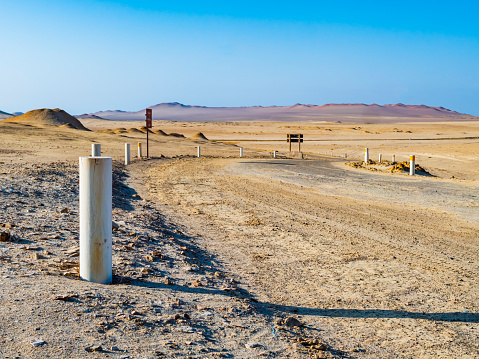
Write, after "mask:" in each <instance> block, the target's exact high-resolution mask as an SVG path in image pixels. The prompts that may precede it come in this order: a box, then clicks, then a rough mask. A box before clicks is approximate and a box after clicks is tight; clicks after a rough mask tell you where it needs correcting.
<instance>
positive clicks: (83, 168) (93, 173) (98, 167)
mask: <svg viewBox="0 0 479 359" xmlns="http://www.w3.org/2000/svg"><path fill="white" fill-rule="evenodd" d="M79 172H80V277H81V278H82V279H83V280H86V281H89V282H94V283H101V284H108V283H111V280H112V227H111V223H112V159H111V157H80V171H79Z"/></svg>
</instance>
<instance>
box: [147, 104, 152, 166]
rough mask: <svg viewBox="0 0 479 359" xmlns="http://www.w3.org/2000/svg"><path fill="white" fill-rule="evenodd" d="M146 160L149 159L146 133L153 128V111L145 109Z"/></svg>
mask: <svg viewBox="0 0 479 359" xmlns="http://www.w3.org/2000/svg"><path fill="white" fill-rule="evenodd" d="M145 116H146V158H148V157H149V151H148V150H149V144H148V132H150V130H149V129H150V128H152V127H153V110H152V109H151V108H147V109H146V114H145Z"/></svg>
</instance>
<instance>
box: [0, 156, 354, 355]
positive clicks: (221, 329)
mask: <svg viewBox="0 0 479 359" xmlns="http://www.w3.org/2000/svg"><path fill="white" fill-rule="evenodd" d="M165 161H168V160H167V159H165ZM114 168H115V169H114V194H113V195H114V198H113V207H114V209H113V219H114V222H115V223H114V225H113V272H114V282H113V284H111V285H99V284H93V283H87V282H84V281H81V280H80V279H79V277H78V255H79V243H78V236H79V233H78V230H79V228H78V166H77V162H76V161H75V162H53V163H50V164H23V165H19V164H16V165H13V164H5V163H3V164H0V198H1V203H0V209H1V215H0V226H1V228H0V232H1V233H2V237H1V242H0V289H1V290H0V358H2V359H3V358H85V357H92V358H103V357H111V358H158V357H168V358H174V357H189V358H216V357H224V358H230V357H238V358H251V357H282V358H283V357H285V358H287V357H294V358H296V357H298V358H299V357H342V358H347V357H354V352H358V353H359V352H360V351H361V348H355V349H354V350H353V351H349V352H346V351H342V350H340V349H338V348H335V347H334V346H331V345H329V344H328V343H327V342H325V341H324V340H322V339H321V337H320V335H319V334H318V330H319V328H315V327H308V326H305V325H304V323H303V322H302V319H301V317H300V316H298V315H294V314H293V315H291V314H289V315H286V314H283V313H278V312H276V311H273V310H271V309H270V308H268V306H266V305H264V304H262V303H258V301H257V300H256V299H255V298H254V296H253V295H251V294H250V293H249V292H247V291H245V290H243V289H242V285H241V283H239V282H238V280H237V279H238V277H237V276H235V275H234V274H233V273H230V272H228V271H227V270H225V268H224V266H223V265H222V263H221V260H220V259H218V258H217V257H215V256H214V255H213V254H212V253H210V252H208V251H207V250H205V248H204V247H203V246H201V245H199V244H198V242H201V240H202V238H201V237H200V235H199V234H197V233H188V228H187V227H186V226H184V225H181V224H179V223H174V222H172V221H170V220H169V219H168V218H167V217H165V216H164V215H162V214H161V213H160V212H159V210H158V209H157V208H156V207H155V204H154V203H152V202H150V201H148V200H144V199H142V198H141V197H140V196H139V195H138V194H137V192H136V191H135V189H134V188H132V187H129V186H128V184H127V176H128V174H127V172H126V171H125V168H124V166H123V165H121V164H119V163H115V165H114Z"/></svg>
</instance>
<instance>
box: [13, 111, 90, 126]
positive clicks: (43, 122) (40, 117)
mask: <svg viewBox="0 0 479 359" xmlns="http://www.w3.org/2000/svg"><path fill="white" fill-rule="evenodd" d="M4 121H5V122H17V123H21V124H28V125H35V126H56V127H59V126H62V127H63V126H65V125H67V126H66V127H68V128H74V129H77V130H84V131H89V130H88V129H87V128H86V127H85V126H83V125H82V123H81V122H80V121H78V120H77V119H76V118H75V117H73V116H71V115H70V114H68V113H67V112H65V111H63V110H60V109H59V108H55V109H48V108H43V109H39V110H32V111H29V112H27V113H25V114H23V115H20V116H16V117H10V118H8V119H6V120H4Z"/></svg>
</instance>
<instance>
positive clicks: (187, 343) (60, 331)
mask: <svg viewBox="0 0 479 359" xmlns="http://www.w3.org/2000/svg"><path fill="white" fill-rule="evenodd" d="M81 123H82V125H83V126H85V127H86V128H88V129H90V130H91V131H84V130H81V129H75V128H71V127H72V126H63V127H61V126H59V123H52V122H50V123H44V122H38V123H36V122H34V121H33V122H32V121H24V122H22V121H20V122H15V118H11V119H10V120H7V121H1V122H0V199H1V201H0V208H1V212H0V226H1V227H0V232H3V233H5V234H4V235H2V238H3V241H2V242H0V288H1V290H0V358H15V357H19V358H104V357H109V358H158V357H164V358H175V357H185V358H187V357H190V358H216V357H224V358H233V357H234V358H254V357H266V358H479V339H478V338H479V308H478V306H479V301H478V297H479V281H478V273H479V258H478V255H479V242H478V230H479V208H478V196H479V181H478V176H479V165H478V161H477V158H478V155H479V122H477V121H470V120H468V121H454V122H448V121H446V120H444V119H440V120H439V119H438V120H437V121H433V120H431V121H429V120H428V121H427V122H423V121H421V122H420V121H419V120H417V121H413V120H411V119H409V120H408V121H404V118H397V119H396V121H393V120H391V119H389V120H388V121H387V123H369V124H368V123H358V122H355V121H353V120H351V121H350V122H348V121H347V120H343V121H341V123H337V122H326V121H321V122H297V121H296V122H273V121H269V122H256V121H248V122H173V121H155V122H154V127H153V129H152V130H153V131H154V132H157V133H151V134H150V135H149V138H150V149H149V152H150V158H149V159H145V158H143V159H139V158H136V143H137V142H142V144H143V146H145V145H146V133H145V132H144V131H145V130H144V129H141V127H142V126H143V125H144V122H131V121H106V120H101V119H95V118H91V119H82V120H81ZM77 128H78V127H77ZM158 130H161V131H163V132H159V131H158ZM198 132H201V133H202V134H203V135H204V136H205V137H206V138H207V139H201V138H200V136H197V134H198ZM163 133H164V134H171V133H173V134H182V135H184V137H180V136H178V135H169V136H168V135H164V134H163ZM288 133H302V134H304V138H305V142H304V143H303V144H302V151H303V153H304V159H299V158H298V156H297V154H295V153H292V154H290V153H289V151H288V144H287V143H286V134H288ZM195 135H196V136H195ZM190 137H193V138H190ZM91 143H100V144H101V145H102V154H103V155H104V156H111V157H112V158H113V160H114V173H113V177H114V189H113V204H114V206H113V207H114V209H113V220H114V221H115V223H116V225H115V226H114V232H113V245H114V246H113V247H114V251H113V272H114V281H113V283H112V284H111V285H99V284H93V283H88V282H84V281H81V280H80V279H79V277H78V257H77V256H78V157H79V156H88V155H90V151H91ZM125 143H131V145H132V155H133V162H132V164H131V165H129V166H125V165H124V163H123V162H124V144H125ZM197 146H201V149H202V157H201V158H197V157H196V148H197ZM296 146H297V144H293V150H294V151H296V150H297V148H296ZM239 147H243V148H244V157H243V158H239ZM365 147H367V148H369V151H370V157H371V159H374V160H377V158H378V155H379V153H382V156H383V158H384V159H386V160H390V159H391V156H392V155H393V154H395V155H396V160H397V161H398V162H401V161H406V160H407V159H408V158H409V155H412V154H414V155H416V163H417V164H419V165H420V166H421V167H422V168H423V169H424V171H423V172H418V175H416V176H409V175H408V174H407V173H406V172H390V171H389V167H390V166H380V165H377V164H372V165H370V166H359V165H358V166H351V165H350V164H351V163H352V162H358V161H360V160H361V159H362V156H363V152H364V148H365ZM273 150H277V151H279V152H278V156H277V158H272V151H273ZM145 153H146V149H145V148H143V154H145ZM345 157H347V158H345ZM35 340H37V341H35Z"/></svg>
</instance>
